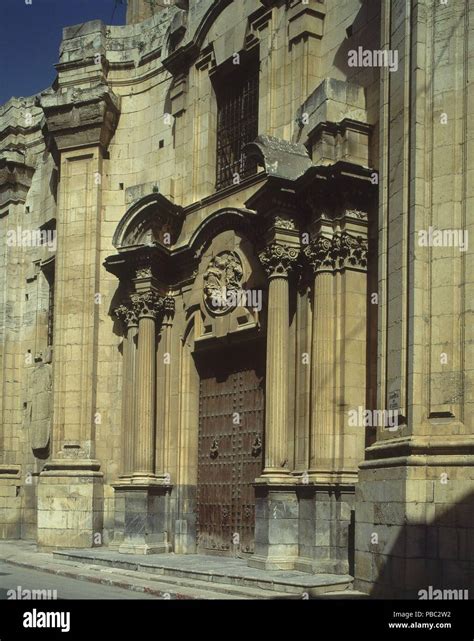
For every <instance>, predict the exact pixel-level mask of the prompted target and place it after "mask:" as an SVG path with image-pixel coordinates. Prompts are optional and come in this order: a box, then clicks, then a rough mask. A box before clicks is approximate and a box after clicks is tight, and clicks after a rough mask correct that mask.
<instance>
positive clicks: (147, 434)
mask: <svg viewBox="0 0 474 641" xmlns="http://www.w3.org/2000/svg"><path fill="white" fill-rule="evenodd" d="M132 301H133V304H134V308H135V310H136V313H137V316H138V349H137V363H136V395H135V435H134V454H133V475H134V476H145V477H146V476H153V475H154V471H155V470H154V467H155V456H154V432H155V388H156V316H157V313H158V311H159V309H160V303H161V299H160V297H159V296H157V295H156V294H155V293H154V292H146V293H142V294H136V295H134V296H132Z"/></svg>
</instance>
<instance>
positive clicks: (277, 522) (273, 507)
mask: <svg viewBox="0 0 474 641" xmlns="http://www.w3.org/2000/svg"><path fill="white" fill-rule="evenodd" d="M293 484H294V480H293ZM255 494H256V504H255V554H254V555H253V556H252V557H251V558H250V559H249V560H248V565H249V566H250V567H255V568H260V569H265V570H291V569H293V568H294V566H295V562H296V560H297V557H298V499H297V496H296V489H295V488H294V487H289V486H287V485H283V486H277V485H263V484H262V479H259V480H258V482H257V483H256V484H255Z"/></svg>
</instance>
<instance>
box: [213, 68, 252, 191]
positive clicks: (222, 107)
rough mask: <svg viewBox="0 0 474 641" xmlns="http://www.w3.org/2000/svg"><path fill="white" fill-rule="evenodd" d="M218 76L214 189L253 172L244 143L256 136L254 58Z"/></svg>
mask: <svg viewBox="0 0 474 641" xmlns="http://www.w3.org/2000/svg"><path fill="white" fill-rule="evenodd" d="M236 66H237V67H238V68H237V69H236V70H234V71H232V72H231V73H230V74H228V75H227V76H226V77H225V78H222V79H221V80H220V82H219V84H218V86H217V88H216V99H217V176H216V189H222V188H223V187H227V186H228V185H232V184H233V183H234V178H235V176H236V175H237V176H238V180H242V179H244V178H247V177H248V176H251V175H253V174H255V173H256V172H257V162H256V160H255V159H253V158H250V159H247V158H245V157H244V155H243V153H242V150H243V148H244V146H245V145H246V144H247V143H249V142H252V141H253V140H255V138H256V137H257V135H258V75H259V65H258V60H254V61H252V63H251V64H248V65H246V66H245V67H243V68H240V65H236Z"/></svg>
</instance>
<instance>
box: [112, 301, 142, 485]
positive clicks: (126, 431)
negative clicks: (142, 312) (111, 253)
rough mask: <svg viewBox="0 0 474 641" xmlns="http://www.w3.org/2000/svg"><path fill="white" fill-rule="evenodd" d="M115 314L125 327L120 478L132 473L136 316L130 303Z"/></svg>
mask: <svg viewBox="0 0 474 641" xmlns="http://www.w3.org/2000/svg"><path fill="white" fill-rule="evenodd" d="M115 316H117V318H118V319H119V320H120V321H121V322H122V323H123V325H124V327H125V334H124V338H123V368H122V473H121V475H120V478H122V479H125V478H128V477H129V476H130V474H131V473H132V469H133V461H134V434H135V387H136V357H137V356H136V352H137V348H136V338H137V334H138V318H137V315H136V313H135V310H134V309H133V307H132V306H131V304H130V303H128V304H125V305H120V306H119V307H118V308H117V309H116V310H115Z"/></svg>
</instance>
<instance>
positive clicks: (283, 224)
mask: <svg viewBox="0 0 474 641" xmlns="http://www.w3.org/2000/svg"><path fill="white" fill-rule="evenodd" d="M274 225H275V227H279V228H280V229H296V225H295V222H294V221H293V220H291V218H283V216H275V218H274Z"/></svg>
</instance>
